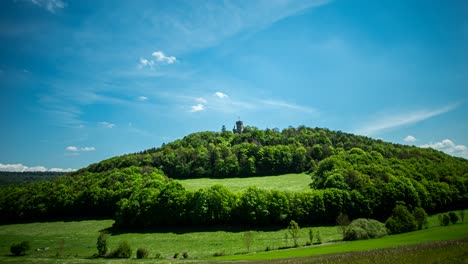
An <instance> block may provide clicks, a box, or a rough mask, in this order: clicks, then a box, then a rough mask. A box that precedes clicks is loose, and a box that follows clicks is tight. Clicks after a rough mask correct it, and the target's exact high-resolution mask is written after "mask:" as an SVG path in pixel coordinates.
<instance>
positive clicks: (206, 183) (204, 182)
mask: <svg viewBox="0 0 468 264" xmlns="http://www.w3.org/2000/svg"><path fill="white" fill-rule="evenodd" d="M178 181H180V182H181V183H182V185H183V186H184V187H185V188H187V189H188V190H198V189H201V188H209V187H211V186H213V185H215V184H221V185H224V186H226V187H227V188H228V189H229V190H231V191H242V190H245V189H247V188H248V187H249V186H257V187H259V188H262V189H268V190H280V191H304V190H308V189H310V187H309V184H310V181H311V180H310V175H307V174H305V173H299V174H284V175H278V176H263V177H249V178H227V179H211V178H210V179H208V178H202V179H185V180H178Z"/></svg>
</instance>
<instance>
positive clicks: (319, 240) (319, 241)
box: [315, 230, 322, 244]
mask: <svg viewBox="0 0 468 264" xmlns="http://www.w3.org/2000/svg"><path fill="white" fill-rule="evenodd" d="M315 244H322V236H320V230H317V242H316V243H315Z"/></svg>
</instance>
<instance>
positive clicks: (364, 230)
mask: <svg viewBox="0 0 468 264" xmlns="http://www.w3.org/2000/svg"><path fill="white" fill-rule="evenodd" d="M385 235H387V230H386V228H385V225H384V224H383V223H381V222H379V221H377V220H373V219H364V218H359V219H355V220H353V222H351V224H349V226H348V228H346V231H345V234H344V237H343V240H361V239H368V238H378V237H383V236H385Z"/></svg>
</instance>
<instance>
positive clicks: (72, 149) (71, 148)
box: [65, 146, 78, 152]
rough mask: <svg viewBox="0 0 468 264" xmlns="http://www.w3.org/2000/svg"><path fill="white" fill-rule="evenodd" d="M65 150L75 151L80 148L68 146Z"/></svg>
mask: <svg viewBox="0 0 468 264" xmlns="http://www.w3.org/2000/svg"><path fill="white" fill-rule="evenodd" d="M65 150H67V151H73V152H75V151H78V148H77V147H75V146H68V147H66V148H65Z"/></svg>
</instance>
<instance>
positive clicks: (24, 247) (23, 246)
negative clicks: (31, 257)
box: [10, 241, 31, 256]
mask: <svg viewBox="0 0 468 264" xmlns="http://www.w3.org/2000/svg"><path fill="white" fill-rule="evenodd" d="M30 248H31V247H30V246H29V241H23V242H21V243H15V244H12V245H11V247H10V252H11V254H13V255H15V256H23V255H25V254H26V251H28V250H29V249H30Z"/></svg>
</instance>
